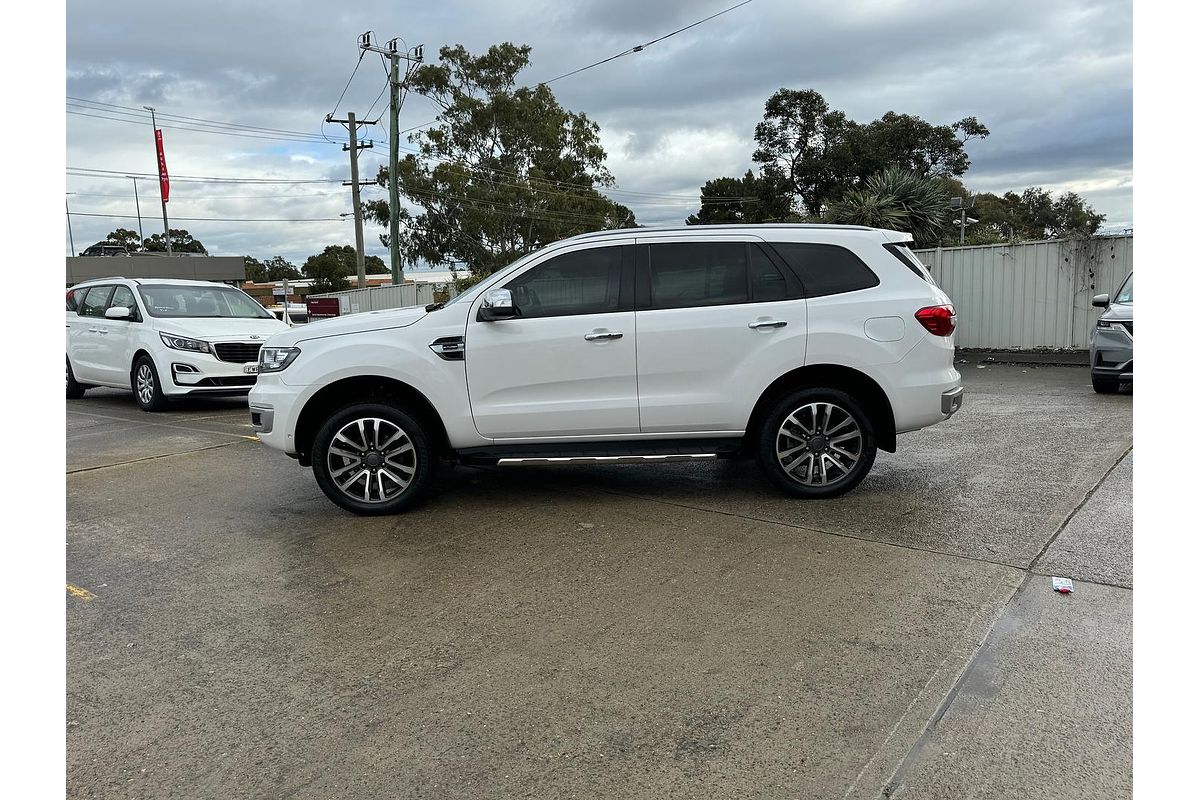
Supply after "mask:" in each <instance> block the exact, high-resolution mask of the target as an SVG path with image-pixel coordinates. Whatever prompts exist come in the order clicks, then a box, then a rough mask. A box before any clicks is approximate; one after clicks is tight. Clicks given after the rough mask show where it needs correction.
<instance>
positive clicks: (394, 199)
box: [358, 31, 425, 284]
mask: <svg viewBox="0 0 1200 800" xmlns="http://www.w3.org/2000/svg"><path fill="white" fill-rule="evenodd" d="M398 41H399V39H392V40H391V41H389V42H388V43H387V49H386V50H385V49H384V48H382V47H378V46H376V45H373V44H371V33H370V31H368V32H367V33H364V34H363V35H362V36H360V37H359V44H358V46H359V47H360V48H361V49H363V50H370V51H371V52H373V53H380V54H382V55H384V56H386V57H387V59H388V60H389V61H390V62H391V79H390V80H389V82H388V83H389V86H390V88H391V101H392V102H391V107H390V108H389V110H388V255H389V256H390V260H391V265H392V283H393V284H400V283H404V267H403V266H401V264H400V183H399V174H398V173H399V161H400V90H401V88H403V84H402V82H401V81H400V59H402V58H403V59H404V60H406V61H408V62H409V64H410V69H411V65H412V64H419V63H420V62H421V61H423V60H424V58H425V45H417V46H416V47H414V48H412V49H411V50H409V51H407V52H405V53H403V54H402V53H401V52H400V50H399V49H398V48H397V46H396V43H397V42H398ZM407 77H408V74H407V71H406V72H405V78H406V79H407Z"/></svg>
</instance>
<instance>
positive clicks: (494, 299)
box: [479, 289, 517, 322]
mask: <svg viewBox="0 0 1200 800" xmlns="http://www.w3.org/2000/svg"><path fill="white" fill-rule="evenodd" d="M516 315H517V307H516V306H515V305H513V298H512V292H511V291H509V290H508V289H489V290H488V293H487V294H485V295H484V296H483V305H481V306H480V307H479V319H480V321H481V322H494V321H496V320H498V319H512V318H513V317H515V316H516Z"/></svg>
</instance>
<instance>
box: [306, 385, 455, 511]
mask: <svg viewBox="0 0 1200 800" xmlns="http://www.w3.org/2000/svg"><path fill="white" fill-rule="evenodd" d="M434 456H435V454H434V452H433V446H432V444H431V442H430V440H429V437H428V436H427V435H426V433H425V430H424V428H423V427H422V425H421V423H420V422H419V421H418V420H417V419H416V418H415V417H413V416H412V415H411V414H410V413H408V412H407V411H406V410H405V409H403V408H401V407H399V406H397V405H393V404H391V403H388V402H375V403H356V404H354V405H351V406H347V407H345V408H343V409H342V410H340V411H338V412H337V413H336V414H334V415H333V416H331V417H330V418H329V419H327V420H326V421H325V423H324V424H323V425H322V426H321V428H320V429H319V430H318V431H317V435H316V438H315V439H314V441H313V452H312V465H313V474H314V475H315V476H316V479H317V485H318V486H320V487H321V491H323V492H325V495H326V496H327V497H328V498H329V499H330V500H332V501H333V502H335V503H337V504H338V505H339V506H341V507H342V508H344V509H346V510H347V511H353V512H354V513H355V514H362V515H364V516H371V515H377V514H398V513H400V512H401V511H407V510H408V509H409V508H412V507H413V506H415V505H416V504H418V503H419V502H421V501H422V500H423V499H424V498H425V496H426V495H427V494H428V493H429V488H430V486H431V485H432V482H433V473H434V467H435V464H436V459H435V457H434Z"/></svg>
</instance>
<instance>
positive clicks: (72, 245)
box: [65, 200, 75, 258]
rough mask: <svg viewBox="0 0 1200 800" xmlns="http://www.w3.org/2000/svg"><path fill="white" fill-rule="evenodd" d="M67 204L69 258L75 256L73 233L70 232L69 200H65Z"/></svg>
mask: <svg viewBox="0 0 1200 800" xmlns="http://www.w3.org/2000/svg"><path fill="white" fill-rule="evenodd" d="M65 202H66V204H67V236H70V237H71V258H74V257H75V234H74V233H72V232H71V201H70V200H67V201H65Z"/></svg>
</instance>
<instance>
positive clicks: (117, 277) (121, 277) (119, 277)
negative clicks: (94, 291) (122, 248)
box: [75, 275, 135, 286]
mask: <svg viewBox="0 0 1200 800" xmlns="http://www.w3.org/2000/svg"><path fill="white" fill-rule="evenodd" d="M128 280H135V279H133V278H126V277H125V276H124V275H107V276H105V277H103V278H88V279H87V280H85V281H80V282H79V283H77V284H75V285H76V286H78V285H79V284H80V283H97V282H98V281H128Z"/></svg>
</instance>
